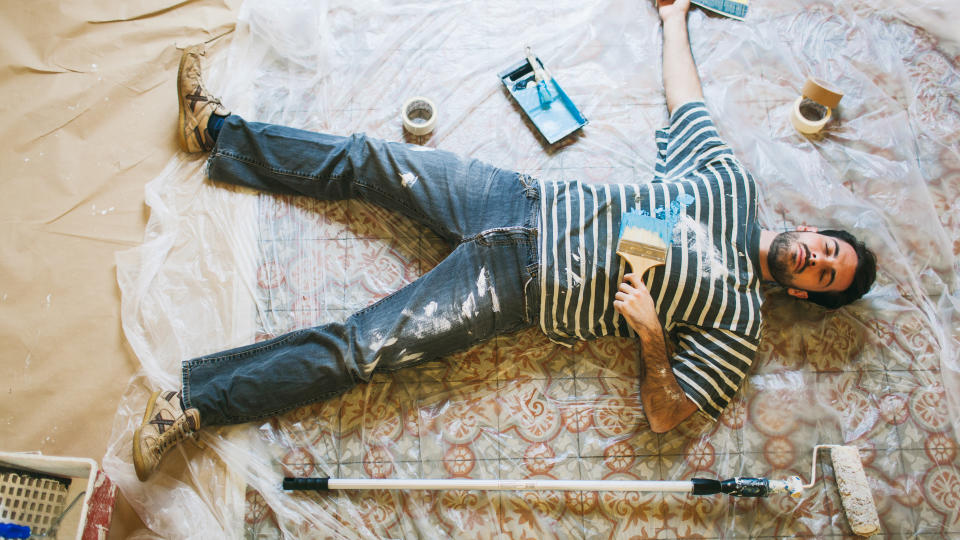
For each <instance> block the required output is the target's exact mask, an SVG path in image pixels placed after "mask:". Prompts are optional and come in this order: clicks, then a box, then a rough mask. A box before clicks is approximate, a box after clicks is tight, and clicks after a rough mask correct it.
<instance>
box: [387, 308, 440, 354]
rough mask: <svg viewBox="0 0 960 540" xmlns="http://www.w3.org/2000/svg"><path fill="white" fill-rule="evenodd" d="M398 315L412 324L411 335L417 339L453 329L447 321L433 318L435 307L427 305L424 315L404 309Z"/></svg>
mask: <svg viewBox="0 0 960 540" xmlns="http://www.w3.org/2000/svg"><path fill="white" fill-rule="evenodd" d="M431 304H435V302H431ZM427 311H429V313H427ZM400 313H401V315H403V316H404V317H406V318H408V319H410V320H411V321H412V322H413V324H414V325H415V327H414V329H413V334H414V335H415V336H416V337H417V338H418V339H422V338H424V337H425V336H427V335H430V334H438V333H442V332H447V331H449V330H450V329H451V328H453V323H451V322H450V321H449V320H447V319H445V318H443V317H440V316H437V317H435V316H434V315H435V314H436V306H434V307H433V308H431V307H430V305H427V307H425V308H424V315H417V314H415V313H412V312H410V311H409V310H406V309H405V310H403V311H402V312H400ZM401 354H402V352H401Z"/></svg>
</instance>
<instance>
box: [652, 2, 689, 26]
mask: <svg viewBox="0 0 960 540" xmlns="http://www.w3.org/2000/svg"><path fill="white" fill-rule="evenodd" d="M689 9H690V0H658V2H657V11H659V12H660V20H661V21H666V20H667V19H671V18H673V17H680V18H681V19H683V18H684V17H686V16H687V11H688V10H689Z"/></svg>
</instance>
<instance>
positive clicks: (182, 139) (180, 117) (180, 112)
mask: <svg viewBox="0 0 960 540" xmlns="http://www.w3.org/2000/svg"><path fill="white" fill-rule="evenodd" d="M189 50H190V49H187V50H186V51H183V55H182V56H181V57H180V67H178V68H177V107H178V109H177V125H178V126H179V129H178V130H177V142H179V143H180V149H181V150H183V151H184V152H189V151H190V150H189V149H188V148H187V138H186V135H185V134H184V133H185V132H184V125H185V123H186V119H187V118H186V117H187V115H186V113H185V112H184V109H183V89H181V88H180V80H181V77H182V76H183V64H185V63H186V62H187V52H188V51H189Z"/></svg>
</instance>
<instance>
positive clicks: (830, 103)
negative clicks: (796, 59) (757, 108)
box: [790, 77, 843, 135]
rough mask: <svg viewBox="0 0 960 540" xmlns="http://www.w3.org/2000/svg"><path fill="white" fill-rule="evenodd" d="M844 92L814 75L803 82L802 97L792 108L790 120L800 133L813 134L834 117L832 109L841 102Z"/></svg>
mask: <svg viewBox="0 0 960 540" xmlns="http://www.w3.org/2000/svg"><path fill="white" fill-rule="evenodd" d="M842 98H843V92H840V91H839V90H836V89H834V88H832V87H831V86H830V85H829V84H828V83H825V82H823V81H821V80H819V79H815V78H813V77H809V78H807V81H806V82H805V83H803V90H802V91H801V95H800V97H798V98H797V100H796V101H795V102H794V103H793V107H792V108H791V110H790V122H791V123H792V124H793V127H795V128H796V129H797V131H799V132H800V133H804V134H806V135H811V134H814V133H817V132H819V131H820V130H821V129H823V126H825V125H826V124H827V122H829V121H830V119H831V118H833V112H832V109H834V108H836V107H837V105H839V104H840V100H841V99H842Z"/></svg>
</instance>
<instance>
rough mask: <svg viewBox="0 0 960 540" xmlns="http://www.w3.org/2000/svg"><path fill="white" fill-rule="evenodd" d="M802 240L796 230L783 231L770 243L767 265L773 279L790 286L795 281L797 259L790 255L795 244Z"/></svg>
mask: <svg viewBox="0 0 960 540" xmlns="http://www.w3.org/2000/svg"><path fill="white" fill-rule="evenodd" d="M799 241H800V235H798V234H797V233H795V232H782V233H780V234H778V235H777V236H775V237H774V238H773V242H771V243H770V250H769V251H768V252H767V266H769V267H770V275H771V276H772V277H773V280H774V281H776V282H777V283H779V284H780V285H783V286H784V287H790V286H792V283H793V275H792V270H793V267H794V265H795V264H796V261H793V260H791V259H792V257H791V256H790V255H791V254H792V253H793V252H794V246H795V245H796V243H797V242H799Z"/></svg>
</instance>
